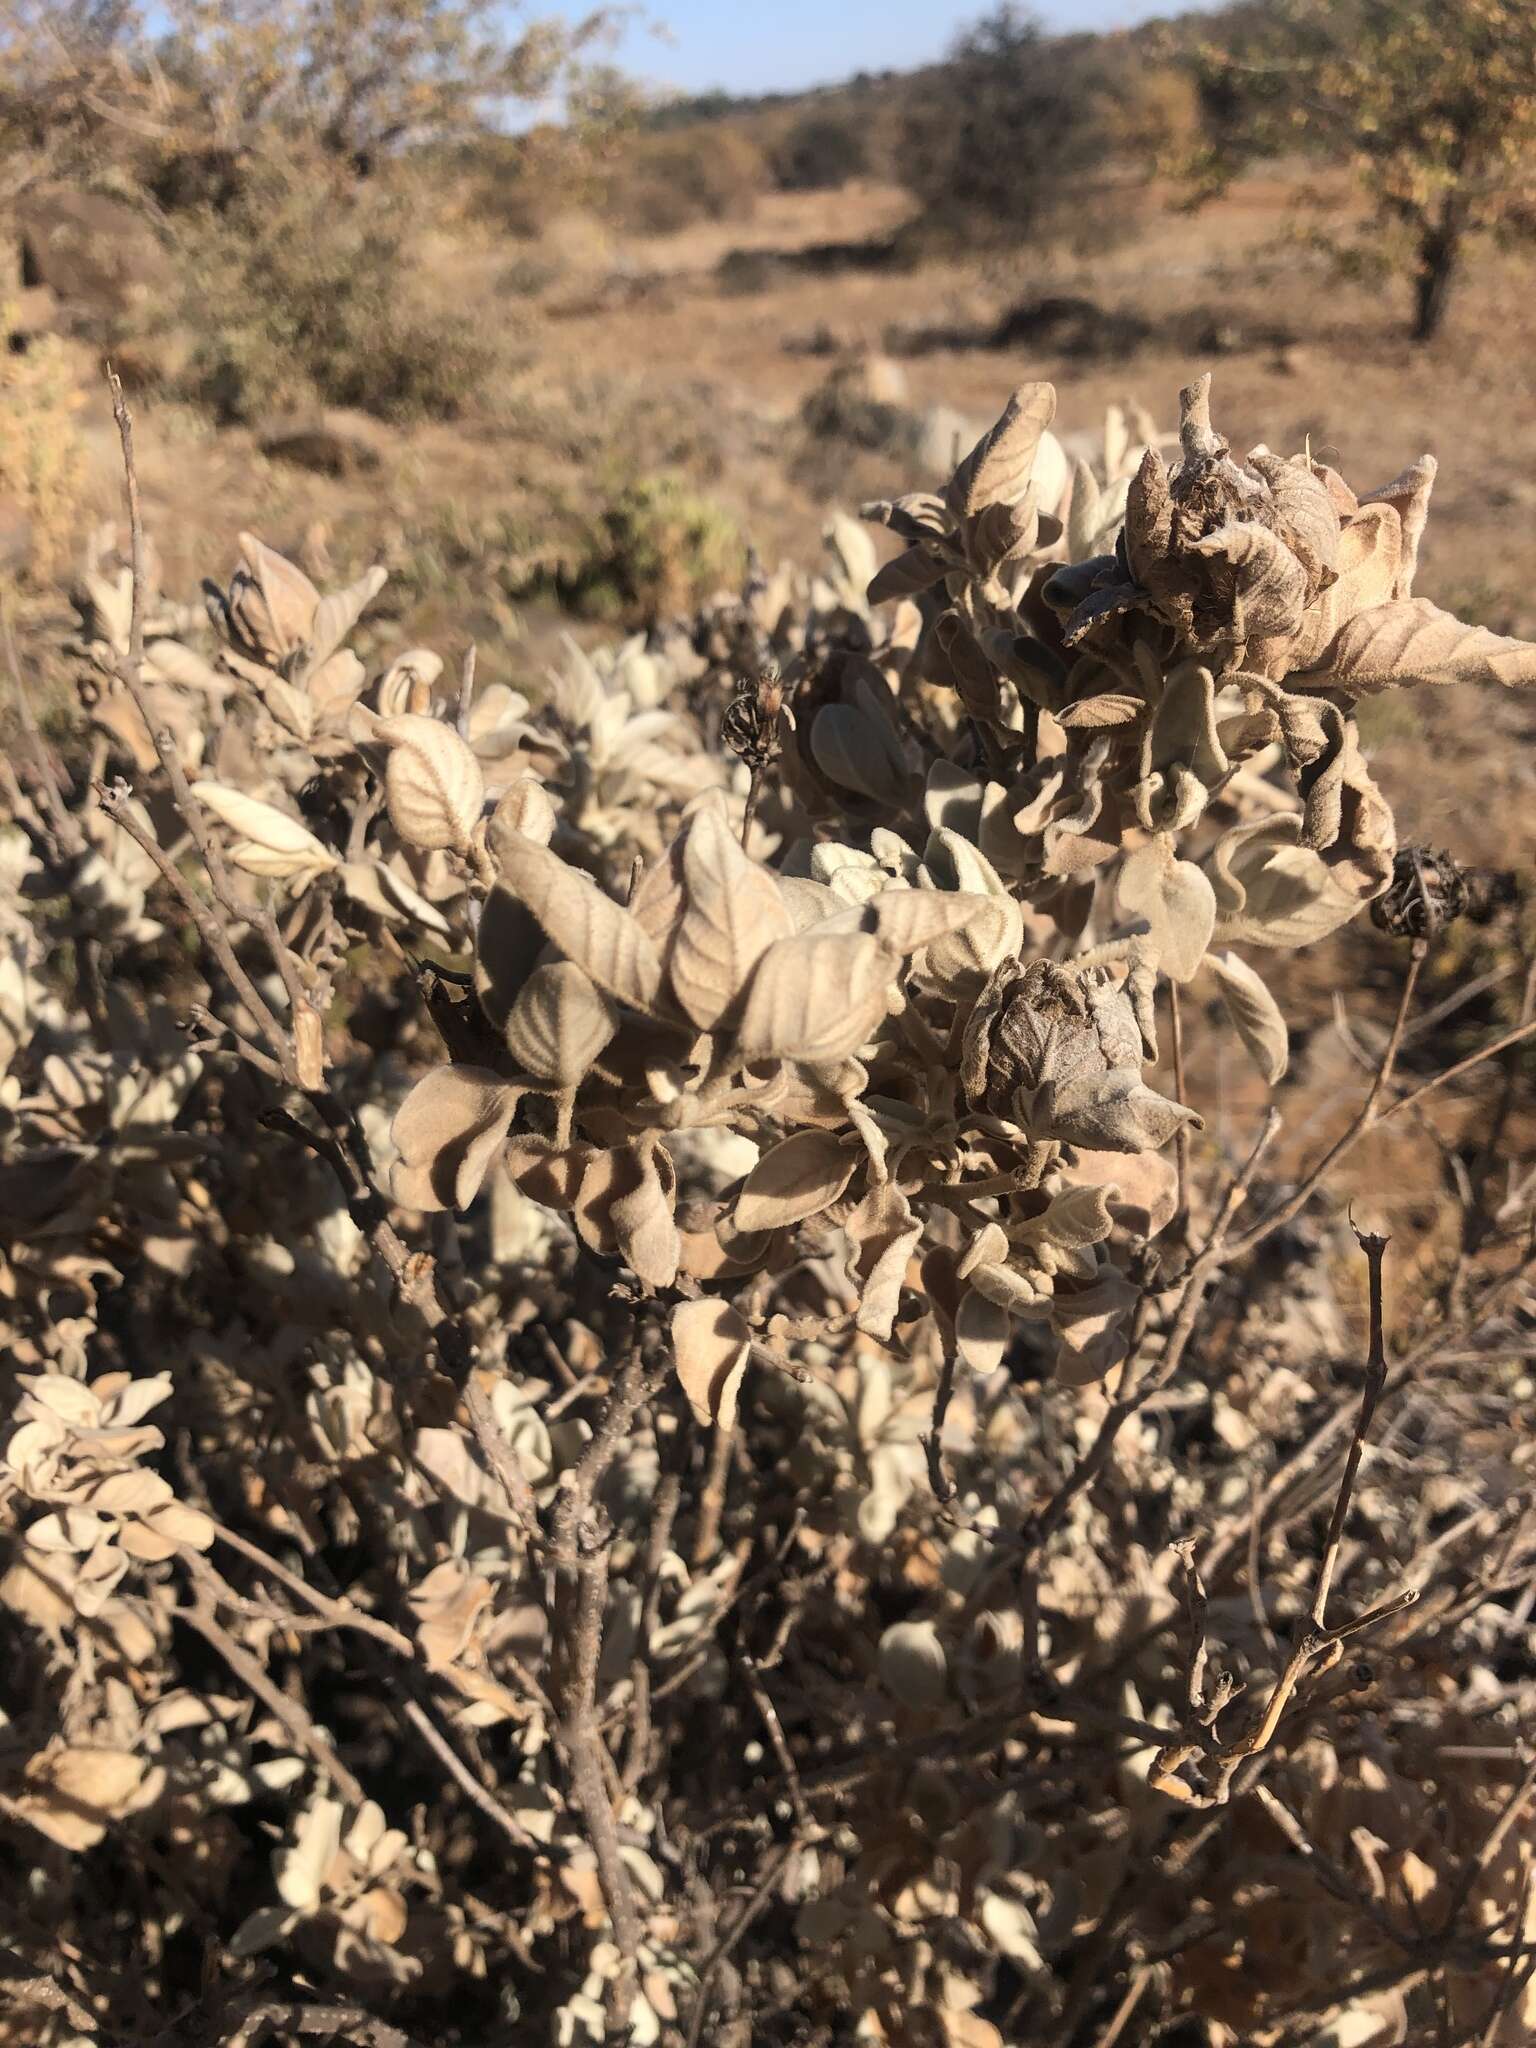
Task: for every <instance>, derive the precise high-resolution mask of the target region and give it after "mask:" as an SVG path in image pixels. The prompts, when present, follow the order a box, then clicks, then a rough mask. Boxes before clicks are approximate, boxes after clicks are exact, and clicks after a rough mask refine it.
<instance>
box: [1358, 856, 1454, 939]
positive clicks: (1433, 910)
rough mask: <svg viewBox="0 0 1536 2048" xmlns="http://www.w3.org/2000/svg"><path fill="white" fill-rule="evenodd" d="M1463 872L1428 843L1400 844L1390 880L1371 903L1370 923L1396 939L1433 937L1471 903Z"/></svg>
mask: <svg viewBox="0 0 1536 2048" xmlns="http://www.w3.org/2000/svg"><path fill="white" fill-rule="evenodd" d="M1471 901H1472V890H1471V888H1470V886H1469V877H1468V876H1467V874H1466V872H1465V871H1464V870H1463V869H1462V868H1461V867H1459V866H1458V865H1457V863H1456V862H1455V861H1454V860H1452V858H1451V856H1450V855H1449V854H1448V853H1442V852H1438V851H1437V850H1436V849H1435V848H1434V847H1431V846H1402V847H1399V848H1398V851H1397V856H1396V858H1395V859H1394V861H1393V863H1392V880H1391V881H1390V883H1389V884H1388V885H1387V887H1386V889H1385V891H1384V892H1383V893H1382V894H1381V895H1380V896H1378V897H1377V898H1376V900H1375V902H1374V903H1373V904H1372V905H1371V922H1372V924H1374V925H1375V926H1376V928H1377V930H1378V931H1383V932H1390V933H1391V935H1392V937H1393V938H1395V939H1432V938H1433V937H1434V936H1435V934H1436V933H1437V932H1441V931H1444V929H1445V927H1446V926H1447V925H1448V924H1450V923H1452V922H1453V921H1454V920H1455V919H1456V918H1458V917H1464V916H1465V915H1466V913H1467V911H1468V909H1469V908H1470V906H1471Z"/></svg>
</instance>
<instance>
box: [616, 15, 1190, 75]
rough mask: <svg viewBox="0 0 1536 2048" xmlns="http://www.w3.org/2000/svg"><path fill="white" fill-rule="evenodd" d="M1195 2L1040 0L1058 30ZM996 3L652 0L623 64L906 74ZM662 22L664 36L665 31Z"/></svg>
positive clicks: (653, 70) (621, 55) (659, 68)
mask: <svg viewBox="0 0 1536 2048" xmlns="http://www.w3.org/2000/svg"><path fill="white" fill-rule="evenodd" d="M1188 4H1189V0H1163V4H1162V5H1161V6H1158V5H1155V4H1153V0H1037V4H1036V6H1035V8H1034V11H1035V12H1036V13H1037V14H1039V15H1040V17H1041V18H1042V19H1043V20H1044V21H1045V22H1046V24H1047V25H1048V26H1049V27H1051V28H1053V29H1076V28H1093V29H1103V28H1126V27H1129V26H1130V25H1132V24H1133V23H1135V22H1138V21H1145V20H1147V19H1148V18H1149V17H1150V16H1152V15H1154V14H1174V13H1177V12H1179V11H1181V8H1182V7H1183V6H1187V5H1188ZM989 11H990V0H756V4H750V5H748V4H743V0H734V4H725V0H651V4H650V5H649V6H648V7H646V8H645V9H644V13H645V16H646V18H647V20H648V22H649V24H650V27H649V28H648V27H647V26H645V25H644V24H642V23H633V24H631V25H630V26H629V27H628V28H627V29H626V31H625V32H624V34H623V35H622V37H621V39H620V41H619V45H618V48H617V50H616V52H615V58H616V61H617V62H618V63H619V64H621V65H622V66H623V68H624V69H625V70H627V71H629V72H631V73H632V74H633V75H635V76H638V77H641V78H644V79H646V80H647V81H648V82H650V83H651V84H653V85H656V86H660V87H671V88H673V89H674V90H677V91H681V92H690V93H693V92H705V91H708V90H710V89H711V88H712V87H716V86H723V87H724V88H725V89H726V90H727V91H729V92H738V93H753V92H786V91H794V90H796V89H798V88H799V87H801V86H807V85H825V84H831V83H833V82H835V81H836V80H838V79H842V78H847V77H849V76H851V75H852V73H854V72H855V71H861V70H863V71H905V70H908V69H910V68H911V67H912V66H913V65H915V64H924V63H926V62H927V61H928V60H929V59H930V58H933V57H938V56H941V55H942V54H943V52H944V50H945V49H946V48H947V47H948V45H949V44H950V43H951V42H952V41H953V39H954V36H955V34H956V32H957V31H958V30H959V29H961V28H963V27H964V26H965V25H966V24H967V23H969V22H972V21H974V20H976V18H977V17H978V16H979V15H982V14H985V13H987V12H989ZM657 28H659V29H661V30H662V31H664V33H663V34H662V35H660V36H658V35H657V34H656V33H655V32H654V31H655V30H656V29H657Z"/></svg>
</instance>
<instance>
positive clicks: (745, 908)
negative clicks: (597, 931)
mask: <svg viewBox="0 0 1536 2048" xmlns="http://www.w3.org/2000/svg"><path fill="white" fill-rule="evenodd" d="M682 870H683V877H682V878H683V892H684V898H685V907H684V910H683V915H682V920H681V922H680V923H679V925H678V927H677V935H676V937H675V938H674V940H673V942H672V950H671V952H670V954H669V955H668V958H667V975H668V979H669V980H670V982H671V984H672V992H673V994H674V995H675V996H676V997H677V1000H678V1002H679V1004H680V1005H681V1006H682V1009H683V1011H684V1013H685V1014H686V1015H687V1016H688V1017H690V1018H691V1019H692V1021H693V1022H694V1023H695V1024H697V1025H698V1027H699V1029H700V1030H701V1031H710V1030H713V1029H714V1027H715V1025H716V1024H718V1023H719V1021H720V1019H721V1018H722V1017H723V1016H725V1015H726V1013H727V1012H728V1011H729V1010H731V1009H732V1008H733V1007H734V1006H735V1004H736V1003H737V1002H738V1000H739V999H740V997H741V995H742V994H743V992H744V990H745V988H746V985H747V981H748V979H749V977H750V975H751V973H752V970H753V968H754V967H755V966H756V965H757V962H758V961H759V960H760V959H761V958H762V956H763V954H764V953H765V952H766V951H767V950H768V948H769V947H770V946H771V945H772V944H773V943H774V942H775V940H778V939H783V938H789V937H791V936H792V935H793V932H794V922H793V920H792V919H791V917H790V914H789V911H788V909H787V907H786V906H785V903H784V899H783V898H782V896H781V895H780V894H779V890H778V886H777V884H776V883H775V881H774V879H773V876H772V875H770V874H769V872H768V870H767V869H766V868H761V867H759V866H758V865H757V863H756V861H752V860H748V858H747V856H746V855H745V854H744V853H743V852H742V850H741V845H740V842H739V841H738V839H737V837H736V834H735V833H734V831H732V829H731V825H730V821H729V819H728V817H727V815H726V810H725V805H724V803H723V801H721V800H720V799H719V798H718V797H716V798H714V799H713V800H711V801H709V802H707V803H705V804H702V805H700V807H699V808H698V809H697V810H696V811H695V812H694V814H693V816H692V817H691V818H690V819H689V821H688V828H687V832H686V835H685V837H684V840H683V852H682Z"/></svg>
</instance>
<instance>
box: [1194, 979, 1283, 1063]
mask: <svg viewBox="0 0 1536 2048" xmlns="http://www.w3.org/2000/svg"><path fill="white" fill-rule="evenodd" d="M1209 959H1210V966H1211V971H1212V973H1214V975H1215V976H1216V980H1217V982H1218V984H1219V985H1220V988H1221V997H1222V1001H1223V1002H1224V1003H1225V1004H1226V1006H1227V1015H1228V1016H1229V1017H1230V1018H1231V1019H1232V1028H1233V1030H1234V1031H1235V1032H1236V1033H1237V1035H1238V1037H1239V1038H1240V1039H1241V1040H1242V1041H1243V1044H1244V1045H1245V1046H1246V1047H1247V1049H1248V1051H1249V1052H1250V1053H1251V1054H1252V1056H1253V1060H1254V1064H1255V1065H1256V1066H1257V1067H1258V1070H1259V1072H1260V1073H1261V1074H1262V1075H1263V1076H1264V1078H1265V1080H1266V1081H1267V1082H1268V1083H1269V1085H1270V1086H1271V1087H1273V1086H1274V1085H1275V1083H1276V1082H1277V1081H1278V1080H1280V1079H1281V1078H1282V1077H1283V1075H1284V1073H1285V1070H1286V1068H1287V1066H1288V1065H1289V1064H1290V1058H1291V1046H1290V1036H1289V1033H1288V1032H1287V1031H1286V1028H1285V1019H1284V1017H1282V1016H1281V1014H1280V1006H1279V1004H1278V1003H1277V1002H1276V1001H1275V999H1274V997H1273V996H1272V995H1271V994H1270V992H1269V990H1268V989H1267V988H1266V987H1265V985H1264V982H1263V980H1262V979H1261V978H1260V976H1259V975H1258V974H1257V973H1256V972H1255V970H1254V969H1253V968H1252V967H1250V966H1249V965H1248V962H1247V961H1246V960H1243V959H1240V958H1239V956H1238V955H1237V954H1236V953H1212V954H1211V955H1210V956H1209Z"/></svg>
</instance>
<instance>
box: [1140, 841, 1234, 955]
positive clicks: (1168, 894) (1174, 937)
mask: <svg viewBox="0 0 1536 2048" xmlns="http://www.w3.org/2000/svg"><path fill="white" fill-rule="evenodd" d="M1116 896H1117V901H1118V903H1119V907H1120V911H1121V914H1122V916H1125V917H1140V918H1145V919H1146V922H1147V924H1148V926H1149V927H1150V931H1151V937H1152V944H1153V946H1154V947H1155V949H1156V952H1157V963H1158V965H1159V967H1161V968H1162V970H1163V972H1164V973H1165V974H1166V975H1167V976H1168V977H1169V979H1170V980H1171V981H1188V980H1189V978H1190V976H1191V975H1192V974H1193V973H1194V971H1195V969H1196V968H1197V967H1198V966H1199V965H1200V962H1201V961H1202V960H1203V959H1204V957H1205V949H1206V947H1207V946H1208V945H1209V944H1210V942H1211V932H1212V930H1213V928H1214V926H1215V923H1216V893H1215V891H1214V890H1213V888H1212V887H1211V883H1210V880H1209V878H1208V877H1207V876H1206V875H1205V874H1204V872H1203V871H1202V870H1201V869H1199V868H1197V867H1196V866H1195V864H1194V862H1193V861H1188V860H1179V859H1177V858H1176V857H1175V855H1174V851H1173V840H1172V837H1171V835H1169V834H1166V833H1160V834H1159V835H1158V837H1157V838H1156V839H1154V840H1153V841H1152V842H1151V844H1150V845H1148V846H1143V847H1139V848H1138V849H1137V851H1136V852H1135V853H1133V854H1132V855H1131V857H1130V859H1129V860H1128V861H1127V862H1126V863H1125V866H1124V867H1123V868H1122V869H1121V872H1120V882H1119V887H1118V889H1117V892H1116Z"/></svg>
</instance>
